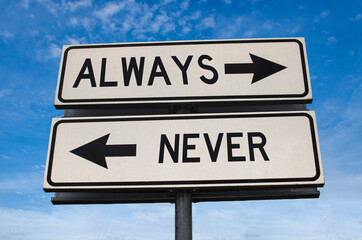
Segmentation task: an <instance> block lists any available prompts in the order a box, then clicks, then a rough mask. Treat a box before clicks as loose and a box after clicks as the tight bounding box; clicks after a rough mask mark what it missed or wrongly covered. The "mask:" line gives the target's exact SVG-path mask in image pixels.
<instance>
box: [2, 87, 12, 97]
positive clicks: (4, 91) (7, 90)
mask: <svg viewBox="0 0 362 240" xmlns="http://www.w3.org/2000/svg"><path fill="white" fill-rule="evenodd" d="M11 92H12V91H11V89H1V90H0V98H2V97H4V96H6V95H8V94H9V93H11Z"/></svg>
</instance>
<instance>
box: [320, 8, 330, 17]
mask: <svg viewBox="0 0 362 240" xmlns="http://www.w3.org/2000/svg"><path fill="white" fill-rule="evenodd" d="M328 16H329V10H325V11H323V12H321V13H320V14H319V17H320V18H327V17H328Z"/></svg>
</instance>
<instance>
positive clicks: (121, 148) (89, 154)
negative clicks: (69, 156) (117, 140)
mask: <svg viewBox="0 0 362 240" xmlns="http://www.w3.org/2000/svg"><path fill="white" fill-rule="evenodd" d="M109 135H110V134H107V135H105V136H103V137H100V138H98V139H96V140H94V141H92V142H89V143H87V144H85V145H83V146H80V147H78V148H76V149H74V150H72V151H70V152H71V153H74V154H75V155H78V156H79V157H82V158H85V159H87V160H89V161H91V162H93V163H95V164H98V165H99V166H102V167H104V168H107V169H108V166H107V162H106V157H127V156H131V157H135V156H136V144H122V145H107V140H108V137H109Z"/></svg>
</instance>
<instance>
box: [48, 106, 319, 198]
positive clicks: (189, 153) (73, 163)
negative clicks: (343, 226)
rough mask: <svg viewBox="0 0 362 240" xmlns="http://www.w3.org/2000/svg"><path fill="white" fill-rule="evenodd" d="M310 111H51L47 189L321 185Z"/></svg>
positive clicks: (317, 153)
mask: <svg viewBox="0 0 362 240" xmlns="http://www.w3.org/2000/svg"><path fill="white" fill-rule="evenodd" d="M314 119H315V116H314V112H309V111H301V112H287V113H286V112H281V113H278V112H276V113H244V114H240V113H233V114H212V115H210V114H207V115H205V114H203V115H200V114H195V115H190V114H189V115H169V116H137V117H133V116H131V117H101V118H60V119H54V120H53V125H52V133H51V136H50V144H49V152H48V160H47V166H46V173H45V179H44V190H45V191H58V190H61V191H67V190H80V189H92V190H102V189H170V188H185V187H186V188H188V187H190V188H210V187H211V188H219V189H220V188H225V187H251V186H258V187H271V186H297V185H298V186H303V185H307V186H322V185H323V184H324V177H323V172H322V166H321V159H320V152H319V143H318V136H317V131H316V125H315V120H314Z"/></svg>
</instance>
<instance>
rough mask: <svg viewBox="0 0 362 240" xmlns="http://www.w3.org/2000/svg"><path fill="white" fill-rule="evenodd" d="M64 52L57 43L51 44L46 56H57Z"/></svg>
mask: <svg viewBox="0 0 362 240" xmlns="http://www.w3.org/2000/svg"><path fill="white" fill-rule="evenodd" d="M61 54H62V49H61V47H59V46H58V45H57V44H54V43H52V44H50V46H49V49H48V54H47V55H46V58H57V57H60V55H61Z"/></svg>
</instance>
